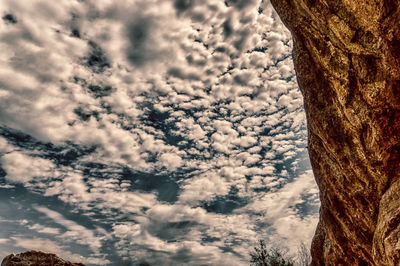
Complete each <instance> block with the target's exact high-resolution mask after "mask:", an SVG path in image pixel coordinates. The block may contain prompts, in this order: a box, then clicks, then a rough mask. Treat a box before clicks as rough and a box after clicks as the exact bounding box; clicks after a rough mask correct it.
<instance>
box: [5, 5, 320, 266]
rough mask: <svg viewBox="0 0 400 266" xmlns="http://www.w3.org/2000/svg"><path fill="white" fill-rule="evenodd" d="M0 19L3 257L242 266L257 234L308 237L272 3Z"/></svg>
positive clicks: (310, 226)
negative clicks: (36, 254)
mask: <svg viewBox="0 0 400 266" xmlns="http://www.w3.org/2000/svg"><path fill="white" fill-rule="evenodd" d="M0 12H1V14H0V15H1V16H2V20H1V21H0V40H1V41H0V46H1V49H0V55H1V58H2V60H1V61H0V121H1V125H0V126H1V127H0V163H1V168H0V190H1V191H2V193H1V196H0V197H1V201H0V207H1V208H0V209H1V211H0V224H1V227H2V228H4V230H2V232H0V250H2V253H1V254H2V255H5V254H6V253H11V252H18V251H23V250H24V249H31V248H36V247H38V246H43V247H46V248H47V249H49V250H48V251H51V252H56V253H58V254H60V255H62V256H64V257H66V258H69V259H71V260H76V261H79V260H82V261H83V262H84V263H87V264H88V265H137V264H140V263H148V264H150V265H246V264H247V261H248V252H249V250H250V249H251V248H252V246H254V244H255V243H256V242H257V240H258V239H266V240H268V243H270V244H271V245H272V244H273V245H278V246H281V247H283V248H287V249H288V250H289V252H294V251H295V250H296V249H297V245H298V244H299V243H300V242H301V241H304V242H306V243H307V244H309V243H310V240H311V237H312V235H313V231H314V228H315V225H316V222H317V220H318V214H317V212H318V204H319V202H318V190H317V188H316V185H315V183H314V181H313V176H312V173H311V171H310V165H309V163H308V159H307V152H306V128H305V127H306V125H305V115H304V110H303V107H302V97H301V93H300V92H299V89H298V86H297V83H296V77H295V73H294V69H293V64H292V58H291V49H292V48H291V47H292V40H291V38H290V34H289V32H288V31H287V30H286V29H285V28H284V26H283V24H282V23H281V22H280V20H279V18H278V16H277V15H276V13H275V12H274V10H273V9H272V6H271V4H270V3H269V2H268V1H264V0H252V1H220V0H206V1H200V0H146V1H144V0H135V1H133V0H132V1H95V0H85V1H70V0H60V1H57V2H54V1H45V0H34V1H29V3H25V2H24V3H22V2H21V1H11V0H4V1H3V2H2V4H1V5H0ZM15 210H18V211H15ZM15 232H17V233H15Z"/></svg>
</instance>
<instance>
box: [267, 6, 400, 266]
mask: <svg viewBox="0 0 400 266" xmlns="http://www.w3.org/2000/svg"><path fill="white" fill-rule="evenodd" d="M271 2H272V4H273V5H274V7H275V9H276V11H277V12H278V14H279V15H280V17H281V19H282V21H283V22H284V23H285V24H286V26H287V27H288V28H289V30H290V31H291V32H292V35H293V39H294V50H293V58H294V63H295V69H296V72H297V78H298V83H299V86H300V89H301V91H302V93H303V96H304V105H305V109H306V114H307V123H308V135H309V140H308V142H309V144H308V148H309V153H310V159H311V163H312V167H313V171H314V175H315V178H316V181H317V183H318V186H319V188H320V197H321V209H320V221H319V225H318V228H317V231H316V234H315V237H314V239H313V244H312V248H311V252H312V257H313V261H312V265H379V266H380V265H400V261H399V258H400V252H399V250H400V241H399V240H398V239H400V226H399V224H400V210H399V207H400V193H399V192H398V191H399V189H400V185H398V184H399V183H397V181H398V180H399V179H400V27H399V25H400V8H399V6H400V3H399V1H396V0H373V1H371V0H271Z"/></svg>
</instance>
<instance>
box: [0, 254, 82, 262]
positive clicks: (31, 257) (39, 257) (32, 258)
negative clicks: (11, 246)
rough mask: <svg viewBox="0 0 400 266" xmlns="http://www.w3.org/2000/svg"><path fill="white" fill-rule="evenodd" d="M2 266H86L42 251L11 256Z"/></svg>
mask: <svg viewBox="0 0 400 266" xmlns="http://www.w3.org/2000/svg"><path fill="white" fill-rule="evenodd" d="M1 266H85V265H84V264H82V263H71V262H69V261H66V260H63V259H61V258H59V257H57V256H56V255H55V254H51V253H44V252H40V251H27V252H24V253H20V254H16V255H14V254H11V255H8V256H7V257H5V258H4V259H3V262H2V263H1Z"/></svg>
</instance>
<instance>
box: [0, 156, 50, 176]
mask: <svg viewBox="0 0 400 266" xmlns="http://www.w3.org/2000/svg"><path fill="white" fill-rule="evenodd" d="M1 164H2V167H3V168H4V170H5V171H6V173H7V175H6V178H7V179H8V180H10V181H11V182H18V183H26V182H29V181H31V180H33V179H42V178H49V177H50V176H52V175H53V173H54V170H55V166H54V164H53V163H52V162H51V161H49V160H45V159H42V158H40V157H31V156H28V155H25V154H23V153H20V152H16V151H15V152H11V153H7V154H4V155H3V156H2V157H1Z"/></svg>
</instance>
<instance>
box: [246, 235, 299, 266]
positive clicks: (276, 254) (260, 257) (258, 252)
mask: <svg viewBox="0 0 400 266" xmlns="http://www.w3.org/2000/svg"><path fill="white" fill-rule="evenodd" d="M250 257H251V259H250V264H251V265H253V266H294V262H293V261H292V260H291V259H289V258H285V256H284V255H283V254H282V253H281V252H280V251H279V250H277V249H274V248H272V249H270V250H267V248H266V246H265V242H264V240H260V242H259V246H257V247H254V251H253V252H250Z"/></svg>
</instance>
